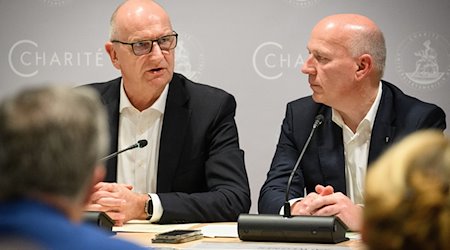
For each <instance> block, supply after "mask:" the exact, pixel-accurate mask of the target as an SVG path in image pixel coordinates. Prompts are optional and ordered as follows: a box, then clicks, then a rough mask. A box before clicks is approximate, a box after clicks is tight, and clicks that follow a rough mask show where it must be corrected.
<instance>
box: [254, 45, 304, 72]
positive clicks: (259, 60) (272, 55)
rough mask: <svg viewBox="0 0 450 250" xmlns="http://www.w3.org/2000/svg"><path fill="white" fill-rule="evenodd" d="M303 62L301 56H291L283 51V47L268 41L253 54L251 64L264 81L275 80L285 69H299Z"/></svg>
mask: <svg viewBox="0 0 450 250" xmlns="http://www.w3.org/2000/svg"><path fill="white" fill-rule="evenodd" d="M304 62H305V60H304V58H303V56H302V54H300V53H299V54H291V53H287V52H286V51H284V50H283V45H282V44H280V43H277V42H273V41H268V42H264V43H261V44H260V45H259V46H258V47H257V48H256V49H255V51H254V52H253V57H252V63H253V69H254V70H255V72H256V74H258V75H259V76H260V77H261V78H263V79H266V80H276V79H279V78H281V77H282V76H283V74H284V72H285V70H287V69H292V68H295V69H299V68H300V67H301V66H302V65H303V64H304Z"/></svg>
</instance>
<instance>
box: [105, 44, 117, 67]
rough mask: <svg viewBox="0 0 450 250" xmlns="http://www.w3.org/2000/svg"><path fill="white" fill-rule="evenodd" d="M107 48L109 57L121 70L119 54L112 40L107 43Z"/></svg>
mask: <svg viewBox="0 0 450 250" xmlns="http://www.w3.org/2000/svg"><path fill="white" fill-rule="evenodd" d="M105 50H106V52H108V55H109V58H110V59H111V62H112V64H113V65H114V67H115V68H116V69H118V70H120V63H119V58H118V56H117V51H116V50H115V48H114V44H113V43H112V42H109V41H108V42H106V43H105Z"/></svg>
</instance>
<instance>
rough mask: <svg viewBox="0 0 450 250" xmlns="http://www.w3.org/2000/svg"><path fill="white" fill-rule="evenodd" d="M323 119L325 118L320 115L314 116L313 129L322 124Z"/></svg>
mask: <svg viewBox="0 0 450 250" xmlns="http://www.w3.org/2000/svg"><path fill="white" fill-rule="evenodd" d="M323 119H325V117H324V116H323V115H322V114H318V115H316V118H315V120H314V125H313V127H314V128H317V127H318V126H319V125H320V124H322V122H323Z"/></svg>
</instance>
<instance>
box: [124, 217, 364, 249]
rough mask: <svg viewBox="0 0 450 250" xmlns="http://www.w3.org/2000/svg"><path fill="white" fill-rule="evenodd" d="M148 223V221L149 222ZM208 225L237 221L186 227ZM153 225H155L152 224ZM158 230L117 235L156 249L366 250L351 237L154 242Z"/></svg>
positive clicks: (193, 226)
mask: <svg viewBox="0 0 450 250" xmlns="http://www.w3.org/2000/svg"><path fill="white" fill-rule="evenodd" d="M147 223H148V222H147ZM208 225H233V226H236V227H237V223H236V222H220V223H201V224H189V225H187V227H186V229H201V228H203V227H205V226H208ZM151 227H154V225H152V226H151ZM174 228H176V229H179V228H180V225H179V224H177V225H174ZM164 229H165V230H166V231H169V230H170V225H164ZM150 231H158V230H152V229H149V231H148V232H117V235H116V236H115V237H118V238H121V239H126V240H129V241H132V242H134V243H137V244H140V245H142V246H146V247H152V248H155V249H278V250H280V249H286V250H290V249H301V250H309V249H314V250H322V249H323V250H332V249H339V250H344V249H351V250H364V249H365V247H364V244H363V243H362V241H361V240H360V239H350V240H349V241H345V242H341V243H338V244H311V243H283V242H273V243H271V242H250V241H241V240H240V239H239V238H217V237H216V238H207V237H204V238H203V239H200V240H195V241H191V242H186V243H180V244H161V243H157V244H156V243H152V241H151V239H152V238H153V237H154V235H155V234H156V232H150Z"/></svg>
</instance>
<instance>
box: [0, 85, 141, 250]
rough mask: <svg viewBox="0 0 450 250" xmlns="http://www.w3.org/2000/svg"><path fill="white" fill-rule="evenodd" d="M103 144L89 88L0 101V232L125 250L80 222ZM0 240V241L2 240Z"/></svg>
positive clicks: (48, 89) (98, 175)
mask: <svg viewBox="0 0 450 250" xmlns="http://www.w3.org/2000/svg"><path fill="white" fill-rule="evenodd" d="M107 145H108V136H107V123H106V114H105V111H104V109H103V106H102V104H101V103H100V101H99V98H98V95H97V94H96V93H95V92H94V91H93V90H89V89H73V88H69V87H61V86H41V87H35V88H32V89H25V90H23V91H21V92H20V93H18V94H17V95H15V96H12V97H8V98H6V99H5V100H3V101H2V102H1V103H0V228H1V230H0V234H1V236H2V237H10V236H11V237H12V239H13V241H12V242H5V244H13V245H16V243H17V242H16V241H15V240H14V239H29V240H30V242H27V241H24V243H26V244H25V247H28V243H30V244H31V245H32V246H33V245H36V246H38V247H40V246H42V247H43V248H44V249H49V248H50V249H61V248H64V249H69V248H71V249H89V248H94V249H101V248H103V247H102V245H105V246H107V247H105V248H103V249H113V248H114V249H124V248H127V249H128V248H130V249H133V248H136V249H138V247H137V246H136V245H133V244H131V243H126V242H123V241H119V240H114V239H110V237H108V235H106V234H105V233H104V232H101V231H100V230H101V229H99V228H93V227H90V226H87V225H84V224H83V223H82V215H83V208H84V206H85V204H86V203H87V201H88V198H89V196H90V192H91V190H92V188H93V186H94V185H95V184H96V183H97V182H99V181H100V180H102V178H103V176H104V172H105V170H104V166H103V165H102V164H100V163H99V162H98V159H100V157H102V156H103V155H104V154H105V152H106V148H107ZM44 229H45V230H44ZM2 244H3V243H2Z"/></svg>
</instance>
